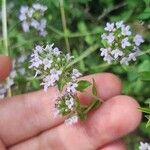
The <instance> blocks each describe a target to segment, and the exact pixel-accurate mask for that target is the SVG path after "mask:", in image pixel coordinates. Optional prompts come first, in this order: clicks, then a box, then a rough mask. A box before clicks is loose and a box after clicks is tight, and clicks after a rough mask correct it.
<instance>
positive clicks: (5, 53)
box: [2, 0, 11, 97]
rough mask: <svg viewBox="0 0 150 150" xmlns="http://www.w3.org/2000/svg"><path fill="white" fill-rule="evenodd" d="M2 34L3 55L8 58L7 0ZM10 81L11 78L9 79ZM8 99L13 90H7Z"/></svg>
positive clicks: (4, 1)
mask: <svg viewBox="0 0 150 150" xmlns="http://www.w3.org/2000/svg"><path fill="white" fill-rule="evenodd" d="M2 34H3V43H4V51H3V54H4V55H6V56H8V55H9V51H8V36H7V13H6V0H2ZM7 80H9V78H7ZM7 97H11V88H9V89H8V90H7Z"/></svg>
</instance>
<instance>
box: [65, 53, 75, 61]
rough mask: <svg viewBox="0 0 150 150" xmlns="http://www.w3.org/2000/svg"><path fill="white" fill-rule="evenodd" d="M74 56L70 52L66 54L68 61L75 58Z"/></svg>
mask: <svg viewBox="0 0 150 150" xmlns="http://www.w3.org/2000/svg"><path fill="white" fill-rule="evenodd" d="M73 58H74V56H70V54H67V55H66V59H67V61H70V60H71V59H73Z"/></svg>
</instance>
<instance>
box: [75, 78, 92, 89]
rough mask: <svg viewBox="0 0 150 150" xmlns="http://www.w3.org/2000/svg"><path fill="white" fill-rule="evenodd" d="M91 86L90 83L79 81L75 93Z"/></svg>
mask: <svg viewBox="0 0 150 150" xmlns="http://www.w3.org/2000/svg"><path fill="white" fill-rule="evenodd" d="M89 86H91V83H90V82H89V81H87V80H80V81H79V82H78V87H77V88H76V89H77V91H80V92H83V91H84V90H85V89H86V88H88V87H89Z"/></svg>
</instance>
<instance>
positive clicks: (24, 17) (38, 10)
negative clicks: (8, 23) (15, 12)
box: [19, 3, 47, 36]
mask: <svg viewBox="0 0 150 150" xmlns="http://www.w3.org/2000/svg"><path fill="white" fill-rule="evenodd" d="M46 10H47V6H43V5H41V4H39V3H35V4H32V6H31V7H28V6H22V7H21V8H20V13H19V20H20V21H21V22H22V29H23V31H24V32H29V30H30V27H33V28H35V29H36V30H37V31H38V32H39V35H41V36H46V35H47V31H46V30H45V28H46V19H44V18H43V16H44V13H45V11H46Z"/></svg>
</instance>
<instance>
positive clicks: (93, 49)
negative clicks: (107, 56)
mask: <svg viewBox="0 0 150 150" xmlns="http://www.w3.org/2000/svg"><path fill="white" fill-rule="evenodd" d="M98 47H99V44H95V45H93V46H91V47H89V48H88V49H87V50H85V51H84V52H83V53H82V54H81V55H80V56H79V57H77V58H76V59H74V60H73V61H72V62H71V63H70V64H69V65H68V66H67V68H69V67H71V66H72V65H74V64H76V63H77V62H79V61H81V60H82V59H84V58H86V57H87V56H88V55H90V54H91V53H92V52H94V51H95V50H97V48H98Z"/></svg>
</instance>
